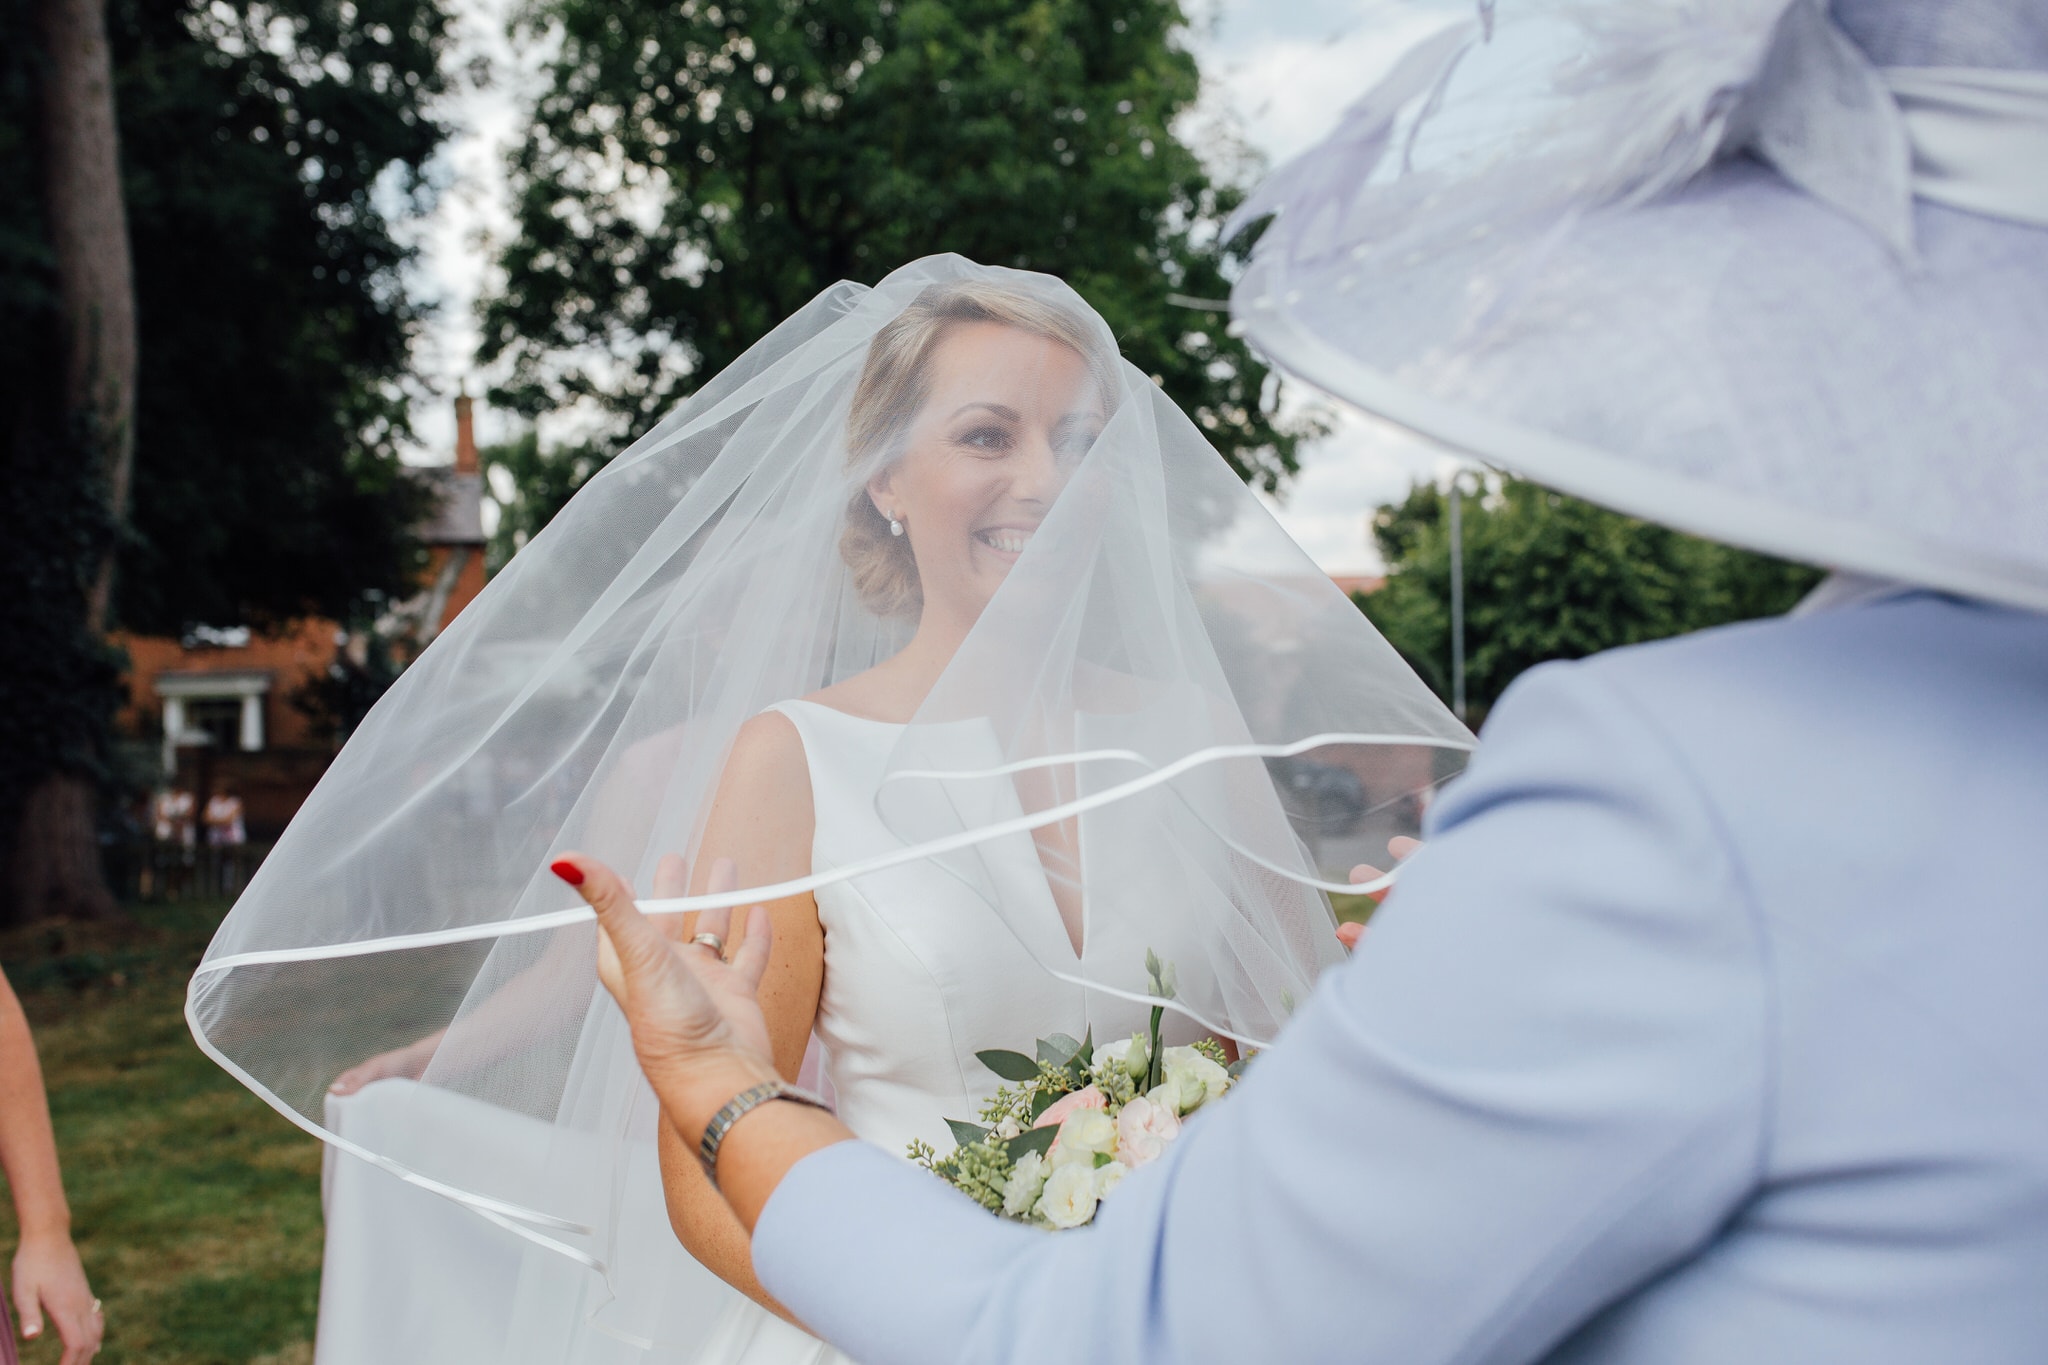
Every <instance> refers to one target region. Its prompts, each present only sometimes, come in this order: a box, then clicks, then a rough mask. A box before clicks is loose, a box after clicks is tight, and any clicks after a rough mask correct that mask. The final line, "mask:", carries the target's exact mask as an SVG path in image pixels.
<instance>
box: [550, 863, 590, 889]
mask: <svg viewBox="0 0 2048 1365" xmlns="http://www.w3.org/2000/svg"><path fill="white" fill-rule="evenodd" d="M548 871H550V872H552V873H554V874H555V875H556V876H557V877H560V878H561V879H562V880H563V881H565V882H567V883H569V885H571V886H581V885H583V869H582V868H580V867H578V866H576V864H574V863H572V862H570V861H569V860H568V859H567V858H563V859H561V860H560V861H558V862H552V863H549V864H548Z"/></svg>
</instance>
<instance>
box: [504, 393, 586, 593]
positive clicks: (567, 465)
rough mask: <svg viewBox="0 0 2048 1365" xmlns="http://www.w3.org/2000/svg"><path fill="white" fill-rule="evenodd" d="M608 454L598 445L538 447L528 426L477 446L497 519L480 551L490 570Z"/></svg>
mask: <svg viewBox="0 0 2048 1365" xmlns="http://www.w3.org/2000/svg"><path fill="white" fill-rule="evenodd" d="M606 458H607V457H606V454H605V452H604V451H603V450H602V448H600V447H599V446H596V445H589V444H584V445H569V446H549V447H547V448H545V449H543V448H542V446H541V443H540V436H539V434H538V433H536V432H535V431H534V430H533V429H532V428H530V427H529V428H528V429H527V430H526V431H524V432H523V433H521V434H520V435H518V436H515V437H513V438H512V439H511V440H509V441H506V442H504V443H503V444H502V445H492V446H485V447H484V448H483V449H482V450H479V451H478V452H477V459H478V461H479V462H480V463H481V464H482V465H483V469H484V488H485V491H486V493H487V494H488V496H489V497H490V499H491V501H492V502H494V503H496V504H497V507H498V524H497V526H496V527H495V528H494V529H493V530H492V532H491V543H490V546H489V548H488V549H487V550H486V551H485V554H484V567H485V568H486V569H487V570H488V571H489V572H491V573H496V572H497V571H498V570H500V569H502V568H504V567H505V564H506V562H507V561H508V560H510V559H511V558H512V556H513V555H515V554H517V553H518V552H519V551H521V550H523V549H525V548H526V542H527V541H529V540H532V539H533V538H534V536H535V535H537V534H539V532H540V529H541V527H543V526H546V525H547V524H548V523H549V522H550V521H552V520H554V516H555V513H557V512H559V511H561V510H562V504H564V503H566V502H568V501H569V499H570V498H572V497H574V496H575V495H576V490H577V489H579V488H581V487H582V486H583V485H584V483H585V481H586V480H588V479H589V478H590V476H591V475H592V474H595V473H596V472H597V471H598V470H599V469H602V468H603V467H604V463H605V459H606Z"/></svg>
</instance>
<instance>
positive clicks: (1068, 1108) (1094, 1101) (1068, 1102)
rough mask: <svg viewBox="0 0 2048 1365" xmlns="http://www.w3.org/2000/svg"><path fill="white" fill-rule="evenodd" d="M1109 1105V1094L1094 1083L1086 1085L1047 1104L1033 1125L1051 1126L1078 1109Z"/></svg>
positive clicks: (1103, 1107)
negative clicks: (1104, 1092)
mask: <svg viewBox="0 0 2048 1365" xmlns="http://www.w3.org/2000/svg"><path fill="white" fill-rule="evenodd" d="M1108 1107H1109V1097H1108V1096H1107V1095H1104V1094H1103V1093H1102V1092H1101V1091H1100V1090H1097V1089H1096V1088H1095V1087H1094V1086H1092V1085H1084V1086H1082V1087H1081V1088H1080V1089H1079V1090H1075V1091H1071V1092H1069V1093H1068V1094H1065V1095H1062V1096H1060V1097H1059V1098H1058V1099H1056V1100H1054V1101H1053V1102H1052V1103H1051V1104H1049V1105H1047V1106H1046V1107H1045V1112H1044V1113H1043V1114H1040V1115H1039V1116H1038V1117H1037V1119H1035V1120H1034V1121H1033V1122H1032V1124H1031V1126H1032V1127H1033V1128H1051V1127H1055V1126H1057V1125H1058V1124H1060V1123H1061V1122H1063V1121H1064V1120H1065V1119H1066V1117H1067V1115H1069V1114H1071V1113H1073V1112H1074V1111H1075V1110H1077V1109H1107V1108H1108Z"/></svg>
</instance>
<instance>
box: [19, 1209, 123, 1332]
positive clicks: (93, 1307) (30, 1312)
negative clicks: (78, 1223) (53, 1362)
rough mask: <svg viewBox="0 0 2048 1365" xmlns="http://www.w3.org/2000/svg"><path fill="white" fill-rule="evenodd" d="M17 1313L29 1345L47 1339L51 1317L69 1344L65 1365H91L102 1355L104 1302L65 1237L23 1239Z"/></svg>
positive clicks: (40, 1235)
mask: <svg viewBox="0 0 2048 1365" xmlns="http://www.w3.org/2000/svg"><path fill="white" fill-rule="evenodd" d="M14 1311H15V1315H16V1316H17V1317H19V1318H20V1319H21V1335H22V1338H23V1339H24V1340H27V1341H34V1340H36V1339H37V1338H38V1337H40V1336H42V1334H43V1316H44V1314H45V1313H47V1314H48V1315H49V1318H50V1320H51V1321H52V1322H55V1323H56V1324H57V1335H58V1336H59V1337H60V1338H62V1339H63V1342H64V1356H63V1365H85V1362H86V1361H89V1360H91V1359H92V1358H93V1355H94V1353H95V1352H97V1351H98V1350H99V1349H100V1336H101V1334H102V1333H103V1332H104V1331H105V1330H106V1323H105V1322H104V1321H103V1320H102V1319H101V1317H100V1301H99V1300H98V1299H96V1298H94V1297H93V1296H92V1286H90V1285H89V1284H87V1283H86V1280H85V1267H84V1265H82V1264H80V1262H79V1259H78V1248H77V1247H75V1246H73V1245H72V1244H71V1239H70V1238H69V1237H68V1236H66V1235H64V1234H63V1233H61V1232H44V1233H25V1234H24V1235H23V1236H22V1239H21V1245H20V1246H19V1247H18V1248H16V1249H15V1253H14Z"/></svg>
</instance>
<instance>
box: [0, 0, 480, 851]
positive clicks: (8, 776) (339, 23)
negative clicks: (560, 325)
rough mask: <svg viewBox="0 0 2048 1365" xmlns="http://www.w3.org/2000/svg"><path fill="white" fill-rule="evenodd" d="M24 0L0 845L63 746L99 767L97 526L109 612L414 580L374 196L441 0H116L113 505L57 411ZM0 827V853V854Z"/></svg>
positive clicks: (415, 502) (9, 281)
mask: <svg viewBox="0 0 2048 1365" xmlns="http://www.w3.org/2000/svg"><path fill="white" fill-rule="evenodd" d="M36 11H37V6H36V4H35V0H0V318H4V319H5V326H4V327H0V366H4V368H5V373H6V374H7V376H8V377H9V380H10V381H11V382H9V383H8V384H6V385H4V386H0V440H4V442H5V449H4V456H0V458H4V460H5V462H6V464H5V470H4V473H5V477H6V487H7V491H8V495H9V499H10V506H11V507H12V508H13V509H14V511H15V514H16V515H15V516H14V517H12V518H11V519H10V526H9V530H8V533H7V535H5V536H0V582H5V583H6V584H7V589H8V590H7V593H6V594H5V601H6V605H5V607H4V608H0V653H4V655H5V657H6V658H7V659H8V660H9V663H8V666H7V667H6V668H5V669H0V718H4V719H0V754H4V756H5V757H4V758H0V842H5V841H7V840H10V839H11V838H12V833H13V830H14V826H15V814H16V812H17V810H18V809H19V807H20V803H21V801H22V800H23V798H24V796H25V793H26V792H27V791H28V790H29V789H30V788H31V787H33V786H34V785H35V784H36V783H38V782H39V781H41V780H42V779H43V778H44V777H45V776H46V775H47V774H49V773H51V772H53V771H57V772H63V773H67V774H71V775H75V776H81V777H85V778H89V779H92V780H96V781H99V782H101V783H102V784H111V783H113V782H114V781H115V780H116V778H115V775H114V773H113V771H112V768H113V765H112V764H111V763H110V761H109V759H108V753H109V727H110V725H111V717H112V714H113V711H114V708H115V706H116V705H117V703H118V699H119V693H118V690H117V682H118V676H119V660H118V659H117V658H115V657H114V656H112V655H111V654H110V653H109V651H108V650H107V649H106V648H105V646H104V645H102V644H101V643H100V642H99V641H97V640H96V639H94V638H93V637H92V636H91V634H90V632H89V631H88V630H87V629H86V618H85V596H84V590H85V583H86V581H87V577H88V576H89V574H90V572H91V569H92V566H93V565H94V564H96V563H97V560H98V556H99V554H100V552H101V550H102V547H104V546H105V545H106V544H107V543H108V538H109V537H115V536H118V537H119V538H120V540H119V545H120V570H119V574H118V578H117V584H116V600H115V618H116V623H117V624H119V625H122V626H126V627H128V628H131V629H135V630H140V631H144V632H156V633H164V634H177V633H181V631H182V628H183V627H185V626H186V625H188V624H191V623H194V622H201V621H210V622H218V623H226V622H238V621H249V622H254V623H257V624H266V623H271V622H276V621H281V620H283V619H286V618H289V617H291V616H295V615H300V614H303V613H307V612H324V613H327V614H332V615H341V614H343V613H345V612H346V611H347V610H348V609H349V607H350V604H352V603H354V602H355V601H356V600H357V599H358V597H359V594H360V593H361V592H362V591H363V590H364V589H365V588H382V589H385V590H394V589H398V588H401V587H403V586H405V585H406V584H407V583H409V581H410V578H411V575H412V573H413V572H414V564H415V551H414V549H413V547H412V545H411V543H410V533H409V528H410V526H411V525H412V523H413V522H414V521H415V519H416V518H417V517H418V515H419V513H420V512H421V511H422V510H424V506H423V501H422V498H421V495H420V491H419V490H418V489H417V487H416V486H415V485H414V484H413V482H412V481H411V480H409V479H407V478H405V477H404V476H403V475H402V473H401V471H400V469H399V466H398V462H397V458H396V448H395V443H396V439H397V437H398V436H399V435H400V434H401V432H402V430H403V423H404V415H403V399H402V397H401V395H400V394H399V391H398V388H397V382H398V380H399V378H400V377H401V376H402V375H403V373H404V371H405V366H406V349H407V345H408V341H409V338H410V336H411V334H412V331H413V329H414V326H415V324H416V322H417V320H418V319H417V313H416V311H415V310H414V309H413V308H412V307H411V306H410V305H409V304H408V303H407V302H406V301H405V297H404V293H403V290H402V288H401V280H400V272H401V269H402V267H403V266H404V264H405V262H406V260H407V259H408V256H409V254H410V249H409V248H407V247H405V246H403V245H401V244H400V242H399V241H398V240H397V238H396V237H395V236H394V234H393V231H392V223H391V217H390V216H391V214H392V213H393V212H395V211H403V210H405V209H407V208H409V207H412V206H414V205H416V204H417V202H418V199H419V193H420V189H421V184H422V182H421V179H420V173H421V167H422V165H423V163H424V162H425V160H426V158H427V156H428V155H429V154H430V153H431V152H432V150H433V149H434V147H435V146H436V145H437V144H438V143H439V141H440V139H441V137H442V135H443V133H442V129H441V128H440V127H439V126H438V125H437V124H436V123H435V122H434V121H433V119H432V118H431V117H429V116H428V114H427V113H426V112H425V109H426V103H427V101H429V100H430V99H431V98H432V96H433V95H434V94H436V93H437V92H438V91H439V90H440V89H441V88H442V81H443V78H442V76H441V75H440V73H439V69H438V62H439V58H440V53H441V50H442V48H443V46H444V44H445V32H446V28H447V24H448V20H447V18H446V16H445V14H444V13H443V12H442V10H441V8H440V7H439V5H438V4H437V3H436V0H182V2H181V3H166V2H165V0H111V2H110V3H109V5H108V8H107V25H108V32H109V39H110V42H111V45H112V49H113V61H114V77H115V103H116V116H117V121H118V125H119V126H118V132H119V137H120V143H121V164H122V190H123V194H124V195H125V197H126V200H127V205H128V227H129V237H130V244H131V249H132V253H133V259H134V285H135V293H136V313H137V316H138V324H139V329H140V336H139V345H140V355H141V363H140V373H139V376H138V383H137V392H136V405H135V406H136V418H135V423H136V440H135V467H134V477H133V485H132V492H131V499H130V512H129V516H128V518H127V521H126V524H125V525H123V526H117V525H116V524H115V522H114V519H113V518H112V516H111V515H110V513H109V509H108V507H107V506H106V501H105V494H104V481H103V477H102V474H101V471H100V468H99V467H98V464H97V462H96V461H95V460H93V459H91V458H87V457H85V456H83V455H82V454H81V452H90V451H92V450H95V449H97V448H99V444H100V443H99V442H96V441H94V440H92V439H91V437H92V433H89V432H80V431H77V430H75V429H74V427H75V423H74V422H73V421H72V420H71V419H70V418H68V417H67V415H66V414H65V413H64V412H63V411H62V408H61V398H60V394H61V389H62V383H61V380H62V376H61V374H59V373H58V371H57V368H56V360H57V357H58V356H59V355H61V348H60V346H59V344H58V338H59V335H60V331H59V329H60V325H61V317H60V315H59V308H58V300H57V291H56V287H55V279H54V270H55V252H54V249H53V244H52V242H51V241H50V239H49V229H48V223H47V219H46V216H45V212H44V184H45V174H46V172H45V165H44V161H43V158H44V155H45V149H44V139H43V104H42V97H41V90H40V88H39V82H40V79H41V73H42V71H43V69H44V67H43V54H42V51H41V29H40V25H39V23H38V19H37V12H36ZM4 854H5V849H0V856H4Z"/></svg>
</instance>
